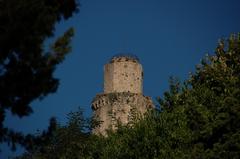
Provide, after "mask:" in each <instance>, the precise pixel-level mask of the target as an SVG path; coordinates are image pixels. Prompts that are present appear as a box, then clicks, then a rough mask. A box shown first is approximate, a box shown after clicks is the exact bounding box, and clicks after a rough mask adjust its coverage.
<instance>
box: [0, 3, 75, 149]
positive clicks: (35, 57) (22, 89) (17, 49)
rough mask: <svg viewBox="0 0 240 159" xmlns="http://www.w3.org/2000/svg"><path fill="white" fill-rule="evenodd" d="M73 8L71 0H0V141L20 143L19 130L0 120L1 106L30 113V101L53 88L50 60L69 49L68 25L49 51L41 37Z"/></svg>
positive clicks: (0, 117) (55, 60)
mask: <svg viewBox="0 0 240 159" xmlns="http://www.w3.org/2000/svg"><path fill="white" fill-rule="evenodd" d="M77 10H78V5H77V2H76V0H1V1H0V35H1V36H0V143H2V142H8V143H9V144H11V145H12V146H13V148H15V143H20V144H23V145H26V143H25V141H28V138H29V137H28V138H26V139H25V137H26V136H25V137H24V136H23V134H21V133H20V132H15V131H13V130H11V129H9V128H8V127H6V126H5V125H4V124H3V123H4V119H5V113H6V110H9V111H10V112H11V113H12V114H13V115H17V116H18V117H23V116H28V115H29V114H31V113H32V108H31V102H32V101H34V100H36V99H42V98H44V97H45V96H47V95H48V94H49V93H54V92H55V91H56V90H57V88H58V84H59V80H58V79H56V78H55V77H53V73H54V70H55V68H56V66H57V65H58V64H59V63H61V62H62V61H63V60H64V58H65V56H66V54H68V53H69V52H70V49H71V47H70V41H71V37H72V36H73V29H69V30H68V31H66V32H65V33H64V34H63V35H62V36H61V37H59V38H58V39H57V40H56V41H55V42H53V45H52V47H51V49H49V51H46V50H45V49H44V47H43V44H44V42H45V40H47V39H48V38H50V37H53V36H54V30H55V24H56V23H57V22H59V21H61V20H64V19H68V18H70V17H71V16H72V14H73V13H74V12H76V11H77Z"/></svg>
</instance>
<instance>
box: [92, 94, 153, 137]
mask: <svg viewBox="0 0 240 159" xmlns="http://www.w3.org/2000/svg"><path fill="white" fill-rule="evenodd" d="M153 107H154V106H153V103H152V100H151V98H150V97H146V96H143V95H142V94H136V93H130V92H122V93H109V94H100V95H97V96H96V97H95V99H94V100H93V102H92V108H93V110H94V118H95V119H96V120H97V121H99V122H100V125H99V126H97V127H95V128H94V130H93V133H94V134H102V135H106V130H107V129H112V130H115V129H116V128H117V125H118V123H121V124H123V125H126V124H131V123H132V122H133V121H134V120H135V119H136V118H137V117H138V116H141V115H143V114H144V113H145V112H146V111H147V110H149V109H151V108H153Z"/></svg>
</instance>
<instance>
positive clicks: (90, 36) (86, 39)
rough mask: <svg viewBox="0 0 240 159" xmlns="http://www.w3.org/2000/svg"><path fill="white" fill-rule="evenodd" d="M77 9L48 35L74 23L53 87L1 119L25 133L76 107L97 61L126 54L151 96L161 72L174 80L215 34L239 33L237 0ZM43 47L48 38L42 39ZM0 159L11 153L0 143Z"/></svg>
mask: <svg viewBox="0 0 240 159" xmlns="http://www.w3.org/2000/svg"><path fill="white" fill-rule="evenodd" d="M80 2H81V7H80V12H79V13H78V14H76V15H75V16H74V17H73V18H72V19H71V20H69V21H67V22H63V23H60V24H58V25H57V26H56V35H60V34H62V33H63V32H64V31H65V30H66V29H67V28H68V27H70V26H73V27H74V28H75V31H76V32H75V36H74V38H73V41H72V47H73V49H72V52H71V54H69V56H67V58H66V60H65V61H64V62H63V63H62V64H61V65H59V66H58V67H57V69H56V72H55V77H57V78H59V79H60V86H59V88H58V91H57V92H56V93H54V94H50V95H49V96H47V97H46V98H45V99H43V100H42V101H35V102H33V104H32V105H33V110H34V113H33V114H32V115H31V116H29V117H25V118H22V119H20V120H19V119H18V118H17V117H12V116H9V117H8V118H7V119H6V122H5V124H7V125H8V126H10V127H12V128H14V129H15V130H21V131H24V132H25V133H27V132H30V133H35V132H36V130H37V129H39V130H42V129H46V128H47V126H48V121H49V119H50V117H52V116H55V117H56V118H57V119H58V121H59V122H61V123H64V122H66V114H67V113H69V112H70V111H74V110H77V108H78V106H80V107H82V108H84V110H85V115H86V116H90V115H91V107H90V106H91V100H92V99H93V97H94V96H95V95H96V94H97V93H100V92H102V91H103V90H102V89H103V65H104V64H105V63H107V61H108V60H109V59H110V58H111V57H112V56H113V55H115V54H118V53H132V54H135V55H137V56H138V57H139V58H140V62H141V64H142V65H143V68H144V94H145V95H148V96H151V97H152V98H153V99H155V98H156V97H157V96H162V94H163V92H164V91H166V90H167V89H168V79H169V76H171V75H173V76H177V77H179V78H180V79H181V80H184V79H186V78H187V77H188V74H189V72H190V71H194V68H195V65H196V64H198V63H199V62H200V59H201V58H202V57H203V56H204V55H205V54H206V53H209V54H213V52H214V49H215V47H216V45H217V41H218V39H220V38H223V37H228V36H229V35H230V34H231V33H237V32H240V1H239V0H81V1H80ZM47 45H48V42H47ZM1 147H2V150H3V153H2V154H0V158H3V159H4V158H7V156H8V155H10V154H14V153H12V152H9V151H8V150H7V148H6V146H5V145H4V146H1Z"/></svg>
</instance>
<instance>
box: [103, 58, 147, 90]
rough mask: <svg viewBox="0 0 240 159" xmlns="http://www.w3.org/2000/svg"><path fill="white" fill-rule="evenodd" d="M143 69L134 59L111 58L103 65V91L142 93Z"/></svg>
mask: <svg viewBox="0 0 240 159" xmlns="http://www.w3.org/2000/svg"><path fill="white" fill-rule="evenodd" d="M142 83H143V71H142V66H141V64H139V63H138V62H137V61H136V60H132V59H128V58H125V57H121V58H116V59H113V60H112V61H111V62H110V63H108V64H106V65H105V66H104V93H113V92H132V93H142Z"/></svg>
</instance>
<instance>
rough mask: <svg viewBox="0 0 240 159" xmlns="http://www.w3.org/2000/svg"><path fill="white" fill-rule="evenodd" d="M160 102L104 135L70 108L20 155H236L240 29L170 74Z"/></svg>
mask: <svg viewBox="0 0 240 159" xmlns="http://www.w3.org/2000/svg"><path fill="white" fill-rule="evenodd" d="M158 102H159V105H160V110H152V111H149V112H148V113H147V114H146V116H145V118H142V119H140V120H138V121H136V122H135V123H134V125H130V126H129V125H126V126H121V125H120V126H119V128H118V130H117V131H116V132H112V131H109V132H108V137H103V136H95V135H93V134H90V133H89V131H90V129H89V130H88V131H84V129H83V128H84V127H85V126H86V125H85V124H81V123H86V124H87V125H89V123H87V122H86V119H84V118H82V114H81V113H80V114H79V113H78V114H75V115H74V114H72V115H71V118H70V120H69V123H68V124H67V126H61V125H58V126H59V128H58V129H56V131H54V132H53V134H54V135H53V136H52V137H50V140H49V142H48V144H44V145H42V146H41V147H38V146H37V147H35V149H34V150H33V151H31V152H26V153H25V154H24V155H23V156H21V157H20V158H22V159H27V158H46V159H47V158H49V159H50V158H54V157H55V158H79V159H80V158H89V159H90V158H92V159H95V158H96V159H99V158H103V159H106V158H109V159H110V158H116V159H118V158H119V159H122V158H131V159H141V158H142V159H146V158H170V159H171V158H172V159H179V158H189V159H190V158H196V159H218V158H233V159H238V158H240V35H238V36H235V35H232V36H231V37H230V38H229V39H227V40H221V41H220V42H219V44H218V46H217V48H216V52H215V54H212V55H206V57H205V58H204V59H203V60H202V62H201V63H200V64H199V65H197V66H196V71H195V72H194V73H192V74H191V76H190V77H189V79H187V80H185V81H184V82H182V83H181V82H180V81H179V80H177V79H176V78H170V89H169V91H167V92H165V93H164V96H163V98H158ZM89 126H90V125H89ZM66 134H68V135H66ZM61 147H64V148H61ZM50 155H51V156H50ZM53 156H54V157H53Z"/></svg>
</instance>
